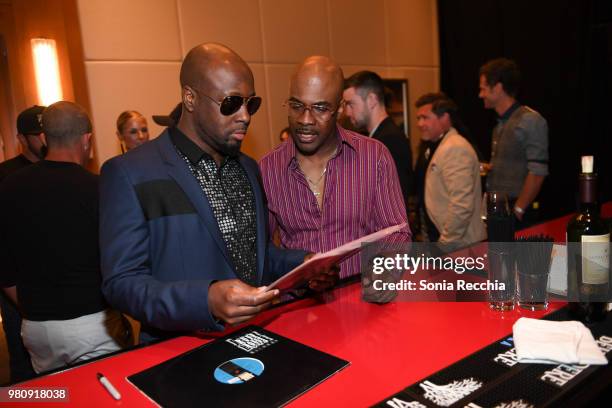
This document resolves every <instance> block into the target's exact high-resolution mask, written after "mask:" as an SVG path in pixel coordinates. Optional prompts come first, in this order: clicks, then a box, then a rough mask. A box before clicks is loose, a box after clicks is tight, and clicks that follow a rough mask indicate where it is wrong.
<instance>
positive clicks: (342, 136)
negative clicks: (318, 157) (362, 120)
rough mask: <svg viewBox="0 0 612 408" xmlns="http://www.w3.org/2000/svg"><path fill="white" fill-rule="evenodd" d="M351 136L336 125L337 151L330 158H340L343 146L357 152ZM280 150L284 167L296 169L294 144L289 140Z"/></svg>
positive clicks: (347, 131) (351, 134)
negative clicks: (283, 157) (283, 158)
mask: <svg viewBox="0 0 612 408" xmlns="http://www.w3.org/2000/svg"><path fill="white" fill-rule="evenodd" d="M353 135H354V133H353V132H351V131H349V130H347V129H344V128H343V127H341V126H340V125H336V138H337V139H338V140H339V141H340V144H339V146H338V151H337V152H336V154H335V155H334V156H332V158H333V157H336V156H340V155H341V154H342V150H343V146H348V148H350V149H351V150H354V151H357V144H356V143H355V141H354V140H353V139H354V138H355V137H354V136H353ZM282 149H284V152H285V164H286V166H287V167H289V166H293V167H297V159H296V157H295V153H296V149H295V143H293V140H292V139H291V138H290V139H289V140H287V142H285V143H284V145H283V147H282Z"/></svg>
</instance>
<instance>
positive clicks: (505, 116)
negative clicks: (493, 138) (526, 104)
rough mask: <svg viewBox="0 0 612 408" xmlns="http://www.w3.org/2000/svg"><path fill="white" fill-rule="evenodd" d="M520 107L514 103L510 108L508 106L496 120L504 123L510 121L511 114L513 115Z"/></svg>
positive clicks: (517, 103)
mask: <svg viewBox="0 0 612 408" xmlns="http://www.w3.org/2000/svg"><path fill="white" fill-rule="evenodd" d="M520 106H521V104H520V103H519V102H518V101H516V102H514V103H513V104H512V106H510V107H509V108H508V109H506V111H505V112H504V113H503V114H502V115H500V117H499V118H498V120H499V121H500V122H505V121H507V120H508V119H510V116H512V114H513V113H514V111H515V110H517V109H518V108H519V107H520Z"/></svg>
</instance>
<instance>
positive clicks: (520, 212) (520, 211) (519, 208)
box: [513, 205, 525, 215]
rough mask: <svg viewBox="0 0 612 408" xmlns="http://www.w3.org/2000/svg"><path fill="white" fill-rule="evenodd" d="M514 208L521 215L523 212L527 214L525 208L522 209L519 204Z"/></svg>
mask: <svg viewBox="0 0 612 408" xmlns="http://www.w3.org/2000/svg"><path fill="white" fill-rule="evenodd" d="M513 210H514V212H515V213H517V214H519V215H523V214H525V210H523V209H522V208H521V207H519V206H518V205H515V206H514V209H513Z"/></svg>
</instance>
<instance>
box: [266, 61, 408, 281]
mask: <svg viewBox="0 0 612 408" xmlns="http://www.w3.org/2000/svg"><path fill="white" fill-rule="evenodd" d="M343 85H344V77H343V74H342V70H341V69H340V67H339V66H338V64H336V63H335V62H334V61H332V60H331V59H329V58H327V57H321V56H314V57H309V58H307V59H306V60H305V61H304V62H302V63H301V64H300V65H299V66H298V67H297V69H296V70H295V72H294V74H293V76H292V78H291V84H290V89H289V99H288V100H287V103H286V105H287V113H288V117H289V129H290V133H291V139H290V141H289V142H288V143H283V144H281V145H280V146H279V147H277V148H276V149H275V150H273V151H272V152H271V153H269V154H268V155H266V156H265V157H264V158H263V159H262V160H261V162H260V163H259V166H260V169H261V173H262V176H263V184H264V188H265V191H266V195H267V197H268V210H269V216H270V221H269V222H270V229H271V231H274V230H276V229H278V230H279V232H280V239H281V243H282V245H283V246H284V247H286V248H305V249H307V250H309V251H312V252H322V251H327V250H330V249H333V248H335V247H337V246H339V245H342V244H344V243H346V242H349V241H351V240H354V239H357V238H359V237H362V236H364V235H367V234H370V233H372V232H375V231H378V230H380V229H382V228H385V227H389V226H392V225H396V224H401V223H403V222H407V221H406V210H405V207H404V200H403V198H402V192H401V189H400V185H399V180H398V176H397V171H396V169H395V164H394V162H393V158H392V157H391V155H390V153H389V151H388V150H387V148H386V147H385V146H384V145H383V144H382V143H381V142H379V141H377V140H374V139H370V138H367V137H364V136H361V135H359V134H357V133H355V132H350V131H348V130H346V129H343V128H342V127H340V126H338V125H337V124H336V119H337V116H338V112H339V111H340V110H341V109H342V92H343ZM396 239H397V240H400V241H409V240H410V231H409V230H408V229H406V230H405V231H403V232H402V233H400V234H397V237H396ZM340 267H341V271H340V277H348V276H351V275H355V274H358V273H359V256H353V257H351V258H349V259H347V260H346V261H344V262H343V263H342V264H341V265H340Z"/></svg>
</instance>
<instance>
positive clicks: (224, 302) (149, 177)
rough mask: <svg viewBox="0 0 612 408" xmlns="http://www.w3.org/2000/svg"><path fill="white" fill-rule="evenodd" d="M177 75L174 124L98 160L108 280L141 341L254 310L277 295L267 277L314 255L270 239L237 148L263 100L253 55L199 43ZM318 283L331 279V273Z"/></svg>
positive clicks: (252, 173)
mask: <svg viewBox="0 0 612 408" xmlns="http://www.w3.org/2000/svg"><path fill="white" fill-rule="evenodd" d="M180 83H181V91H182V105H183V107H182V113H181V116H180V119H179V121H178V123H177V125H176V126H174V127H170V128H168V129H166V130H165V131H164V132H163V133H162V134H161V135H160V136H159V137H158V138H156V139H154V140H153V141H151V142H149V143H147V144H145V145H143V146H141V147H140V148H139V149H134V150H131V151H129V152H127V153H126V154H124V155H121V156H119V157H115V158H113V159H111V160H109V161H108V162H106V163H105V164H104V166H103V167H102V171H101V186H100V194H101V195H100V216H101V219H100V249H101V255H102V273H103V279H104V283H103V290H104V294H105V295H106V298H107V299H108V301H109V302H110V303H111V305H113V306H114V307H116V308H118V309H119V310H121V311H123V312H125V313H128V314H130V315H131V316H133V317H134V318H136V319H138V320H140V322H141V323H142V326H141V336H140V338H141V341H147V340H151V339H154V338H163V337H168V336H170V335H172V334H173V333H174V334H176V332H180V331H193V330H200V329H203V330H222V329H223V326H222V323H230V324H236V323H241V322H243V321H246V320H248V319H250V318H252V317H254V316H255V315H256V314H258V313H259V312H260V311H262V310H263V309H264V308H266V307H267V306H269V305H270V303H271V301H272V300H273V299H275V298H276V297H277V296H278V295H279V293H278V290H270V291H268V290H267V288H266V287H265V286H263V285H266V284H269V283H271V282H272V281H273V280H275V279H276V278H278V277H280V276H281V275H282V274H284V273H286V272H287V271H289V270H291V269H292V268H294V267H295V266H297V265H299V264H300V263H301V262H303V260H304V258H305V256H306V255H307V254H306V252H304V251H298V250H294V251H289V250H280V249H278V248H276V247H274V246H273V245H271V244H270V243H269V236H268V233H267V231H266V225H267V220H266V215H267V212H266V206H265V199H264V194H263V191H262V189H261V186H260V183H259V179H260V176H259V171H258V168H257V163H256V162H255V161H254V160H253V159H251V158H250V157H248V156H246V155H244V154H242V153H240V147H241V144H242V140H243V139H244V138H245V136H246V131H247V128H248V126H249V124H250V122H251V117H252V115H254V114H255V113H256V112H257V110H258V108H259V106H260V104H261V98H260V97H258V96H256V94H255V85H254V79H253V73H252V72H251V69H250V68H249V66H248V65H247V64H246V62H244V60H243V59H242V58H240V56H238V55H237V54H236V53H235V52H234V51H232V50H230V49H229V48H227V47H225V46H222V45H220V44H202V45H199V46H197V47H195V48H193V49H192V50H191V51H189V53H188V54H187V56H186V57H185V60H184V61H183V64H182V66H181V72H180ZM310 283H311V287H312V288H313V289H324V288H326V287H328V286H329V285H331V284H333V276H330V275H328V274H327V271H323V272H321V273H320V274H319V276H317V277H316V278H315V279H314V280H313V281H311V282H310Z"/></svg>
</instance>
